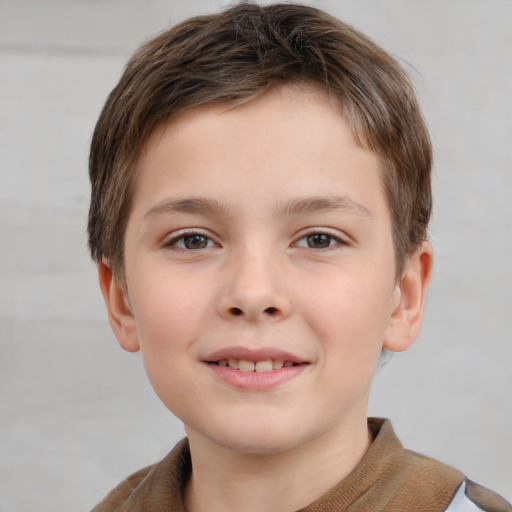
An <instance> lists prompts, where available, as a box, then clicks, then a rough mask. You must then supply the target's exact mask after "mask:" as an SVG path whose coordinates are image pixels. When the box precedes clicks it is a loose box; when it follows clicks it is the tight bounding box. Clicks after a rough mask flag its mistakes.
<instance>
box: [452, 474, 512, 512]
mask: <svg viewBox="0 0 512 512" xmlns="http://www.w3.org/2000/svg"><path fill="white" fill-rule="evenodd" d="M446 512H512V505H511V504H510V503H508V502H507V501H506V500H505V499H504V498H502V497H501V496H500V495H498V494H496V493H495V492H493V491H490V490H489V489H486V488H485V487H482V486H481V485H478V484H476V483H475V482H472V481H471V480H466V481H464V482H463V483H462V484H461V486H460V487H459V489H458V490H457V493H456V494H455V496H454V497H453V500H452V501H451V503H450V505H449V507H448V508H447V509H446Z"/></svg>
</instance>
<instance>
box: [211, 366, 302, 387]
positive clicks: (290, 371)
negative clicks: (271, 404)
mask: <svg viewBox="0 0 512 512" xmlns="http://www.w3.org/2000/svg"><path fill="white" fill-rule="evenodd" d="M208 366H209V367H210V368H211V370H212V371H213V372H214V373H215V375H216V376H217V377H218V378H219V379H220V380H222V381H223V382H225V383H226V384H229V385H230V386H232V387H235V388H239V389H245V390H248V391H262V390H265V389H271V388H274V387H276V386H278V385H279V384H282V383H283V382H286V381H288V380H290V379H293V378H295V377H298V376H299V375H300V374H301V373H302V372H303V371H304V370H305V369H306V367H307V366H308V365H307V364H299V365H297V366H289V367H283V368H280V369H279V370H272V371H268V372H243V371H241V370H233V369H232V368H230V367H229V366H219V365H217V364H208Z"/></svg>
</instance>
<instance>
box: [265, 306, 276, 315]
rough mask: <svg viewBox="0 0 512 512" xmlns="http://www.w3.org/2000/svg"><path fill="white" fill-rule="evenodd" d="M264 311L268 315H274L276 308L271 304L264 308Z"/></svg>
mask: <svg viewBox="0 0 512 512" xmlns="http://www.w3.org/2000/svg"><path fill="white" fill-rule="evenodd" d="M265 313H268V314H269V315H275V314H276V313H277V308H274V307H273V306H272V307H270V308H267V309H265Z"/></svg>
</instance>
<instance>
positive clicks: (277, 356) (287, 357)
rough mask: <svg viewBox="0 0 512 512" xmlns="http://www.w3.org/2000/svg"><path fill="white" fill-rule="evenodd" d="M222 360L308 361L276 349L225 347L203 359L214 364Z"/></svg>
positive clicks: (298, 362)
mask: <svg viewBox="0 0 512 512" xmlns="http://www.w3.org/2000/svg"><path fill="white" fill-rule="evenodd" d="M222 359H243V360H245V361H253V362H256V361H266V360H269V359H270V360H274V361H291V362H292V363H297V364H300V363H307V362H308V361H307V360H305V359H303V358H301V357H299V356H297V355H295V354H292V353H291V352H286V351H284V350H280V349H278V348H273V347H259V348H248V347H227V348H221V349H219V350H216V351H215V352H212V353H211V354H209V355H208V356H207V357H205V358H204V361H205V362H210V363H211V362H216V361H220V360H222Z"/></svg>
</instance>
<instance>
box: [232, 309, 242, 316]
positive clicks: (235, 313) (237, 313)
mask: <svg viewBox="0 0 512 512" xmlns="http://www.w3.org/2000/svg"><path fill="white" fill-rule="evenodd" d="M230 312H231V314H232V315H235V316H240V315H241V314H242V310H241V309H240V308H231V309H230Z"/></svg>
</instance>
